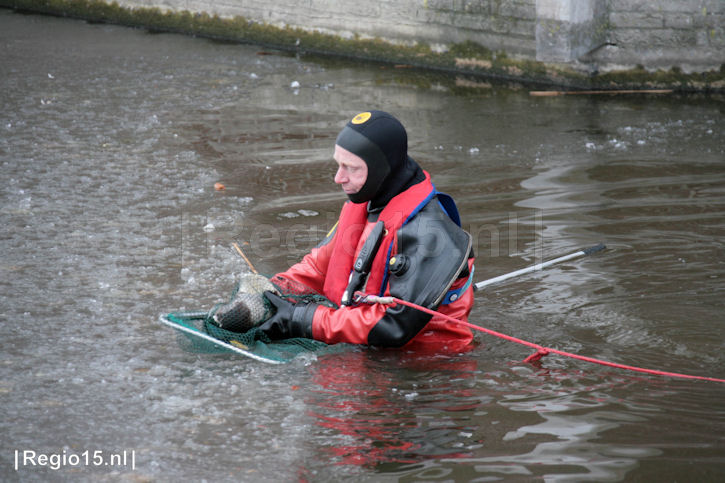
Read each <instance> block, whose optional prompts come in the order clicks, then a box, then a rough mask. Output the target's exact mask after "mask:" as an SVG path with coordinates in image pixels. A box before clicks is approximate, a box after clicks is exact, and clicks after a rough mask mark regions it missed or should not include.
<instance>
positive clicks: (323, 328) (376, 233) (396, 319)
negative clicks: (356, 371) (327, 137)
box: [260, 111, 474, 350]
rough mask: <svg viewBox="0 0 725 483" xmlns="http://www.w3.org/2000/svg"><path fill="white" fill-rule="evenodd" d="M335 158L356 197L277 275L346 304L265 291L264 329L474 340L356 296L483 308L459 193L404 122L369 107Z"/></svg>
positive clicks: (384, 339)
mask: <svg viewBox="0 0 725 483" xmlns="http://www.w3.org/2000/svg"><path fill="white" fill-rule="evenodd" d="M334 159H335V162H336V163H337V166H338V168H337V173H336V174H335V183H337V184H339V185H340V186H341V187H342V189H343V191H344V192H345V194H347V196H348V198H349V201H348V202H346V203H345V204H344V206H343V207H342V211H341V213H340V217H339V220H338V222H337V224H336V225H335V226H334V227H333V229H332V230H331V231H330V232H329V233H328V234H327V236H326V237H325V239H324V240H322V242H321V243H320V244H319V245H318V246H317V247H315V248H313V249H312V251H311V252H310V253H309V254H307V255H306V256H305V257H304V258H303V259H302V261H300V262H299V263H297V264H295V265H293V266H292V267H290V268H289V269H288V270H287V271H285V272H282V273H279V274H277V275H275V276H274V277H272V279H271V282H272V283H273V284H274V285H275V286H276V287H277V288H278V289H279V292H280V293H282V294H285V293H297V294H299V293H301V292H308V293H315V294H319V295H323V296H325V297H326V298H327V299H329V300H330V301H332V302H333V303H334V304H335V305H337V306H338V307H339V308H331V307H328V306H325V305H320V304H317V303H303V302H299V303H292V302H290V301H289V299H285V298H283V297H279V296H278V295H276V294H274V293H272V292H265V296H266V297H267V299H268V300H269V301H270V302H271V304H272V305H273V306H274V308H275V311H274V315H273V316H272V317H270V318H269V319H268V320H266V321H265V322H263V323H262V324H261V325H260V330H261V331H262V332H264V333H265V334H267V336H269V337H270V339H272V340H278V339H286V338H292V337H305V338H311V339H316V340H320V341H323V342H326V343H328V344H334V343H338V342H347V343H352V344H366V345H372V346H379V347H403V346H405V347H406V348H414V347H426V348H429V349H433V350H440V349H442V348H445V347H447V348H448V349H449V350H460V349H463V348H465V347H466V346H468V345H469V344H470V342H471V340H472V338H473V336H472V334H471V332H470V330H469V329H468V328H467V327H465V326H463V325H462V324H456V323H453V322H450V321H446V320H445V319H443V318H442V317H438V316H431V315H429V314H427V313H425V312H422V311H420V310H417V309H414V308H410V307H406V306H402V305H382V304H377V303H376V304H367V303H358V302H359V300H358V299H357V298H356V297H355V294H356V293H358V292H362V293H365V294H372V295H377V296H393V297H397V298H399V299H403V300H406V301H409V302H413V303H415V304H417V305H420V306H423V307H426V308H429V309H432V310H437V311H438V312H440V313H442V314H446V315H448V316H451V317H453V318H456V319H458V320H463V321H466V320H467V318H468V314H469V313H470V311H471V307H472V306H473V288H472V284H471V281H472V278H473V260H474V259H473V250H472V247H471V236H470V235H469V234H468V233H466V232H465V231H464V230H463V229H461V227H460V220H459V216H458V211H457V209H456V207H455V203H453V200H452V199H451V198H450V197H449V196H447V195H445V194H443V193H439V192H437V191H436V189H435V187H434V186H433V183H431V180H430V175H429V174H428V173H427V172H425V171H424V170H422V169H421V168H420V166H419V165H418V164H417V163H416V162H415V161H414V160H413V159H412V158H411V157H410V156H408V137H407V133H406V131H405V128H404V127H403V125H402V124H401V123H400V121H398V120H397V119H396V118H395V117H393V116H392V115H390V114H388V113H386V112H382V111H370V112H363V113H360V114H358V115H357V116H355V117H354V118H353V119H352V120H351V121H349V122H348V123H347V125H346V126H345V127H344V128H343V130H342V131H341V132H340V134H339V135H338V137H337V140H336V142H335V152H334ZM300 287H302V289H300Z"/></svg>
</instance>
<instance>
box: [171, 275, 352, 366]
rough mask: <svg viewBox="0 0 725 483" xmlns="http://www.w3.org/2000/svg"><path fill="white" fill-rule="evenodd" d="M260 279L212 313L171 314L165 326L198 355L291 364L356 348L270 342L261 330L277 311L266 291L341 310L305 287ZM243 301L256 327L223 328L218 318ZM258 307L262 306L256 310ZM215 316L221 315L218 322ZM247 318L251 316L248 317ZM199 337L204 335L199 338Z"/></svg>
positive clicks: (247, 282)
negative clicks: (236, 356) (242, 356)
mask: <svg viewBox="0 0 725 483" xmlns="http://www.w3.org/2000/svg"><path fill="white" fill-rule="evenodd" d="M257 277H258V279H256V280H255V279H254V278H253V277H246V278H245V277H244V276H243V277H242V280H241V282H239V283H237V286H236V287H235V289H234V291H233V292H232V295H231V297H230V298H229V301H228V302H226V303H220V304H216V305H215V306H214V307H213V308H212V309H211V310H208V311H205V310H199V311H190V312H189V311H185V312H171V313H169V314H167V315H165V316H163V319H164V320H162V322H164V323H166V324H167V325H172V326H175V328H177V329H179V332H178V333H179V338H178V343H179V346H180V347H181V348H182V349H184V350H186V351H188V352H194V353H219V352H235V349H238V350H237V351H236V352H239V351H244V353H246V354H247V355H250V356H251V357H253V358H256V359H260V360H264V361H268V362H288V361H290V360H291V359H293V358H294V357H296V356H298V355H299V354H302V353H310V352H312V353H315V354H328V353H332V352H340V351H345V350H350V348H351V347H353V346H352V345H350V344H335V345H328V344H325V343H324V342H321V341H317V340H314V339H307V338H292V339H284V340H278V341H272V340H270V339H269V337H267V335H266V334H265V333H264V332H262V331H261V330H259V328H258V326H257V325H258V324H259V323H260V322H261V321H263V320H266V319H267V318H268V317H269V316H271V315H272V314H273V310H274V308H273V307H272V306H271V304H270V302H269V301H268V300H267V299H266V298H264V297H263V296H261V292H262V291H263V290H264V289H268V288H271V289H273V291H275V292H277V293H278V294H279V295H280V296H282V297H283V298H285V299H287V300H289V301H290V302H293V303H300V302H302V303H304V302H314V303H318V304H321V305H326V306H328V307H333V308H337V306H336V305H335V304H334V303H332V302H331V301H330V300H328V299H327V298H325V297H324V296H322V295H319V294H317V293H315V292H313V291H312V290H310V289H309V288H307V287H305V286H303V285H301V284H294V283H290V282H289V281H287V280H284V279H276V278H272V279H271V281H270V280H269V279H267V278H266V277H264V280H265V281H267V284H269V286H265V284H264V283H263V282H262V283H260V279H261V278H262V276H257ZM270 282H271V283H270ZM250 292H255V293H252V294H251V295H253V296H256V297H251V296H249V293H250ZM239 300H245V301H247V300H251V302H250V303H247V304H243V305H249V306H251V307H252V310H251V312H252V318H253V319H254V318H256V319H258V320H254V321H253V322H254V325H253V326H251V327H245V330H244V331H243V332H241V331H231V330H226V329H223V328H221V327H219V320H218V319H219V317H218V315H217V314H218V313H219V312H220V311H222V310H224V309H225V308H226V307H229V306H230V304H232V303H233V302H235V301H239ZM255 305H258V306H257V307H255ZM215 315H217V317H216V319H215ZM245 315H247V316H249V314H248V313H247V314H245ZM198 334H203V335H202V336H199V335H198ZM204 336H209V337H211V338H213V339H214V340H213V341H212V340H209V339H208V338H206V337H204Z"/></svg>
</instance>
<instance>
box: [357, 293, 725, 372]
mask: <svg viewBox="0 0 725 483" xmlns="http://www.w3.org/2000/svg"><path fill="white" fill-rule="evenodd" d="M361 295H362V294H361ZM361 301H362V302H368V303H370V302H372V303H391V302H392V303H396V304H400V305H405V306H407V307H411V308H414V309H416V310H420V311H422V312H425V313H427V314H431V315H434V316H436V317H443V318H444V319H446V320H449V321H451V322H455V323H456V324H461V325H464V326H466V327H468V328H469V329H473V330H478V331H481V332H485V333H486V334H489V335H492V336H494V337H499V338H501V339H505V340H508V341H510V342H515V343H517V344H521V345H525V346H528V347H532V348H534V349H536V352H534V353H533V354H531V355H530V356H529V357H527V358H526V359H524V361H523V362H535V361H538V360H539V359H541V358H542V357H544V356H545V355H547V354H549V353H554V354H559V355H560V356H565V357H571V358H572V359H579V360H581V361H586V362H591V363H594V364H600V365H602V366H608V367H616V368H617V369H624V370H628V371H636V372H643V373H645V374H654V375H656V376H669V377H679V378H683V379H699V380H702V381H713V382H725V379H718V378H715V377H704V376H692V375H688V374H679V373H677V372H666V371H657V370H655V369H645V368H642V367H636V366H628V365H625V364H617V363H616V362H609V361H603V360H601V359H595V358H594V357H586V356H581V355H579V354H574V353H571V352H565V351H560V350H557V349H551V348H549V347H543V346H540V345H539V344H534V343H533V342H529V341H526V340H523V339H518V338H516V337H511V336H510V335H506V334H502V333H500V332H496V331H495V330H491V329H486V328H484V327H480V326H478V325H474V324H471V323H469V322H464V321H462V320H458V319H455V318H453V317H451V316H449V315H446V314H442V313H440V312H436V311H435V310H430V309H427V308H425V307H421V306H420V305H416V304H414V303H412V302H407V301H405V300H402V299H399V298H396V297H370V296H367V297H365V296H364V295H363V297H362V298H361Z"/></svg>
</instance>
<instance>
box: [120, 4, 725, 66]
mask: <svg viewBox="0 0 725 483" xmlns="http://www.w3.org/2000/svg"><path fill="white" fill-rule="evenodd" d="M118 3H119V4H120V5H122V6H128V7H159V8H162V9H166V10H173V11H183V10H187V11H190V12H192V13H194V12H206V13H209V14H210V15H219V16H220V17H234V16H242V17H245V18H247V19H249V20H253V21H256V22H262V23H267V24H270V25H274V26H278V27H298V28H302V29H305V30H309V31H318V32H322V33H328V34H333V35H337V36H340V37H342V38H355V37H357V38H381V39H384V40H387V41H389V42H392V43H398V44H407V45H410V44H414V43H416V42H418V43H426V44H429V45H430V46H431V47H432V48H433V49H434V50H438V51H444V50H445V49H447V47H448V46H449V45H451V44H454V43H460V42H464V41H471V42H475V43H478V44H480V45H482V46H484V47H486V48H488V49H490V50H492V51H501V52H506V54H507V55H508V56H510V57H512V58H522V59H531V60H538V61H542V62H548V63H556V64H568V65H570V66H572V67H574V68H575V69H579V70H584V71H608V70H612V69H623V68H624V69H628V68H633V67H635V66H642V67H645V68H647V69H651V70H654V69H670V68H671V67H673V66H674V67H677V68H680V69H682V70H683V71H685V72H691V71H695V72H697V71H706V70H712V69H718V68H719V67H720V66H721V65H722V64H725V1H723V0H650V1H642V0H274V1H270V0H118Z"/></svg>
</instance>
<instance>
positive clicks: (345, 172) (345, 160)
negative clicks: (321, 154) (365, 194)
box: [333, 144, 368, 194]
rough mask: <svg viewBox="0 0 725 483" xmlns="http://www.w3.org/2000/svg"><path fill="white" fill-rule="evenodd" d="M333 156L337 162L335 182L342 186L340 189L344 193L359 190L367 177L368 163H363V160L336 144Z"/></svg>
mask: <svg viewBox="0 0 725 483" xmlns="http://www.w3.org/2000/svg"><path fill="white" fill-rule="evenodd" d="M333 158H335V162H336V163H337V173H335V183H337V184H339V185H340V186H342V190H343V191H344V192H345V193H346V194H351V193H357V192H358V191H360V190H361V189H362V187H363V185H364V184H365V181H366V180H367V179H368V165H367V164H365V161H363V159H362V158H361V157H360V156H357V155H355V154H352V153H351V152H350V151H348V150H347V149H345V148H342V147H340V146H338V145H337V144H335V154H334V155H333Z"/></svg>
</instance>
